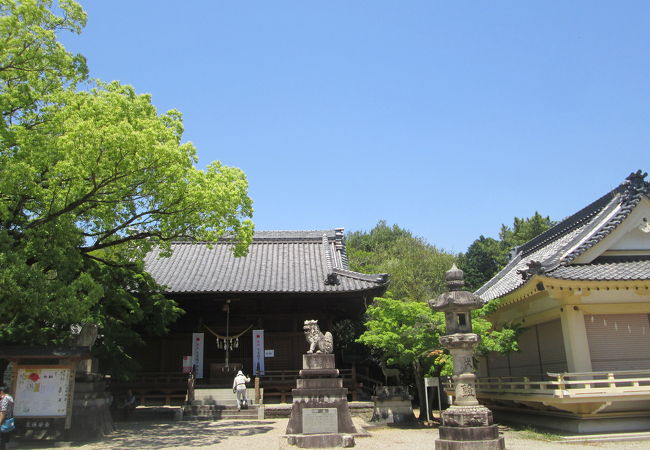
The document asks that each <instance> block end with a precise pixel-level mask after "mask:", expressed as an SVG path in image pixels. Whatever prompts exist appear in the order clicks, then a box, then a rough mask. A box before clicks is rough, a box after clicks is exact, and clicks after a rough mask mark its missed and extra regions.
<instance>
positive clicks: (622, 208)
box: [475, 171, 650, 301]
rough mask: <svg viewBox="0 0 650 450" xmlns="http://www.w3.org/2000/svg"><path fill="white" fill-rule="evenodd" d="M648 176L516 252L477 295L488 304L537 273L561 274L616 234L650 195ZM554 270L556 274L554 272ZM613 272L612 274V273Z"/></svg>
mask: <svg viewBox="0 0 650 450" xmlns="http://www.w3.org/2000/svg"><path fill="white" fill-rule="evenodd" d="M645 176H647V174H644V173H642V172H641V171H638V172H636V173H632V174H630V176H628V177H627V178H626V181H625V182H624V183H622V184H621V185H620V186H618V187H616V188H615V189H613V190H612V191H610V192H608V193H607V194H605V195H603V196H602V197H600V198H599V199H598V200H596V201H595V202H593V203H591V204H590V205H588V206H586V207H585V208H583V209H581V210H580V211H578V212H577V213H575V214H573V215H571V216H569V217H568V218H566V219H564V220H563V221H561V222H560V223H559V224H557V225H556V226H554V227H552V228H551V229H549V230H547V231H546V232H544V233H542V234H540V235H539V236H537V237H536V238H534V239H532V240H530V241H529V242H527V243H525V244H523V245H521V246H519V247H517V248H515V249H514V252H513V253H514V256H513V258H512V259H511V261H510V262H509V263H508V264H507V265H506V267H504V268H503V269H502V270H501V271H500V272H499V273H497V274H496V275H495V276H494V277H493V278H492V279H490V280H489V281H488V282H487V283H485V284H484V285H483V286H481V287H480V288H479V289H478V290H477V291H476V292H475V293H476V294H477V295H479V296H481V297H482V298H483V300H484V301H489V300H492V299H495V298H499V297H503V296H504V295H507V294H509V293H511V292H513V291H514V290H516V289H519V288H521V287H522V286H523V285H524V284H525V283H526V281H527V280H528V279H530V277H531V276H533V275H536V274H544V275H547V276H548V275H549V274H550V273H556V274H559V275H562V274H564V273H569V272H563V271H562V270H561V268H562V267H571V266H570V263H571V262H572V261H574V260H575V259H576V258H577V257H578V256H580V255H581V254H583V253H584V252H586V251H587V250H588V249H590V248H592V247H593V246H594V245H596V244H597V243H598V242H600V241H602V240H603V239H604V238H605V237H606V236H608V235H609V234H610V233H611V232H612V231H614V230H615V229H616V228H617V227H618V226H619V225H620V224H621V223H622V222H623V221H624V220H625V218H627V216H628V215H629V214H630V212H631V211H632V210H633V209H634V208H635V207H636V206H637V205H638V204H639V202H640V200H641V198H642V197H643V196H648V195H649V193H650V184H649V183H648V182H646V181H645V180H644V178H645ZM554 271H555V272H554ZM613 273H614V272H611V271H610V274H613Z"/></svg>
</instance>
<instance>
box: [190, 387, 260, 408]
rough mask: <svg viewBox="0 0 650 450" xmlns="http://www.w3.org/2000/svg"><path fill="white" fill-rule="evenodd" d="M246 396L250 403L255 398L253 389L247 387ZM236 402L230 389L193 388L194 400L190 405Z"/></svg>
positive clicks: (231, 403) (229, 403) (230, 403)
mask: <svg viewBox="0 0 650 450" xmlns="http://www.w3.org/2000/svg"><path fill="white" fill-rule="evenodd" d="M247 396H248V399H249V403H252V402H253V400H252V399H254V398H255V389H254V388H248V389H247ZM235 402H236V397H235V394H233V392H232V389H214V388H208V389H204V388H201V389H195V390H194V401H193V402H192V405H224V406H227V405H233V404H235Z"/></svg>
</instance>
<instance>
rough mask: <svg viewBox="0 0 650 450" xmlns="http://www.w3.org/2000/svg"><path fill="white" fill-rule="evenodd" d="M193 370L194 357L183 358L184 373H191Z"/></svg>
mask: <svg viewBox="0 0 650 450" xmlns="http://www.w3.org/2000/svg"><path fill="white" fill-rule="evenodd" d="M191 370H192V357H191V356H190V355H188V356H183V373H190V371H191Z"/></svg>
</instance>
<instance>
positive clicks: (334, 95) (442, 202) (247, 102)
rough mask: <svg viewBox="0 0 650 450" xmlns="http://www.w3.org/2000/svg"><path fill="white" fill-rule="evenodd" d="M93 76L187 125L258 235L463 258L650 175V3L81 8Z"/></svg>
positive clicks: (81, 45)
mask: <svg viewBox="0 0 650 450" xmlns="http://www.w3.org/2000/svg"><path fill="white" fill-rule="evenodd" d="M81 4H82V5H83V6H84V8H85V9H86V11H87V12H88V16H89V18H88V25H87V27H86V29H85V30H84V32H83V33H82V34H81V35H80V36H70V35H69V36H63V41H64V43H65V45H66V46H67V47H68V49H70V50H71V51H73V52H80V53H82V54H84V55H85V56H86V57H87V58H88V62H89V66H90V70H91V75H92V76H94V77H97V78H100V79H102V80H105V81H109V80H119V81H121V82H123V83H125V84H131V85H133V86H135V88H136V89H137V91H138V92H141V93H145V92H146V93H151V94H152V95H153V102H154V104H155V105H156V106H157V107H158V109H159V110H160V111H161V112H162V111H166V110H168V109H172V108H175V109H178V110H180V111H181V112H182V113H183V117H184V122H185V139H186V140H188V141H192V142H193V143H194V144H195V145H196V147H197V148H198V154H199V160H200V162H199V165H200V166H205V165H206V164H207V163H209V162H210V161H213V160H220V161H222V162H223V163H224V164H227V165H231V166H236V167H240V168H241V169H243V170H244V172H245V173H246V174H247V176H248V179H249V182H250V196H251V198H252V199H253V201H254V204H255V215H254V218H253V219H254V222H255V223H256V227H257V228H258V229H263V230H271V229H326V228H334V227H345V228H346V230H347V231H353V230H369V229H371V228H372V227H373V226H374V225H375V224H376V222H377V221H378V220H380V219H385V220H386V221H387V222H388V223H391V224H392V223H397V224H398V225H400V226H402V227H404V228H407V229H410V230H411V231H412V232H413V233H414V234H416V235H418V236H422V237H424V238H425V239H426V240H428V241H429V242H430V243H432V244H435V245H436V246H438V247H441V248H443V249H445V250H448V251H453V252H461V251H464V250H466V248H467V246H468V245H469V244H470V243H471V242H472V241H473V240H474V239H476V238H477V237H478V236H479V235H481V234H483V235H486V236H496V235H497V234H498V231H499V228H500V225H501V224H502V223H508V224H509V223H511V222H512V219H513V217H514V216H519V217H528V216H530V215H532V214H533V213H534V212H535V211H536V210H537V211H539V212H541V213H542V214H544V215H550V216H551V217H552V218H554V219H561V218H563V217H565V216H567V215H569V214H572V213H573V212H575V211H577V210H578V209H580V208H582V207H583V206H586V205H587V204H588V203H590V202H591V201H593V200H595V199H596V198H597V197H599V196H601V195H602V194H604V193H606V192H607V191H609V190H610V189H612V188H613V187H615V186H616V185H618V184H619V183H621V182H622V181H623V180H624V178H625V177H626V176H627V175H628V174H629V173H630V172H632V171H636V170H638V169H643V170H646V171H647V170H648V169H650V156H649V155H650V153H649V149H650V126H649V124H650V2H645V1H638V2H635V1H626V2H600V1H584V2H582V1H571V2H564V1H562V2H560V1H557V2H553V1H546V2H521V1H465V2H451V1H444V2H443V1H432V0H428V1H403V2H396V1H378V0H376V1H353V0H347V1H335V0H328V1H305V0H302V1H281V0H274V1H241V2H240V1H230V2H225V1H218V0H212V1H203V0H201V1H199V0H196V1H192V0H188V1H185V2H176V1H175V2H171V1H167V0H157V1H145V0H139V1H132V0H131V1H125V0H111V1H90V0H85V1H81Z"/></svg>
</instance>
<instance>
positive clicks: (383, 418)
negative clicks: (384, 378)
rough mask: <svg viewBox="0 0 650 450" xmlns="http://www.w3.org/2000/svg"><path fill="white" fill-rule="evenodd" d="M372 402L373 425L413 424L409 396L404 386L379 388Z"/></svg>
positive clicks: (413, 417) (413, 419)
mask: <svg viewBox="0 0 650 450" xmlns="http://www.w3.org/2000/svg"><path fill="white" fill-rule="evenodd" d="M375 394H376V395H374V396H373V397H372V401H373V402H374V403H375V409H374V410H373V412H372V419H371V422H373V423H375V424H389V423H410V422H415V421H416V419H415V415H414V414H413V405H412V404H411V400H412V398H411V396H410V395H409V393H408V391H407V390H406V388H405V387H404V386H380V387H378V388H377V390H376V391H375Z"/></svg>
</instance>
